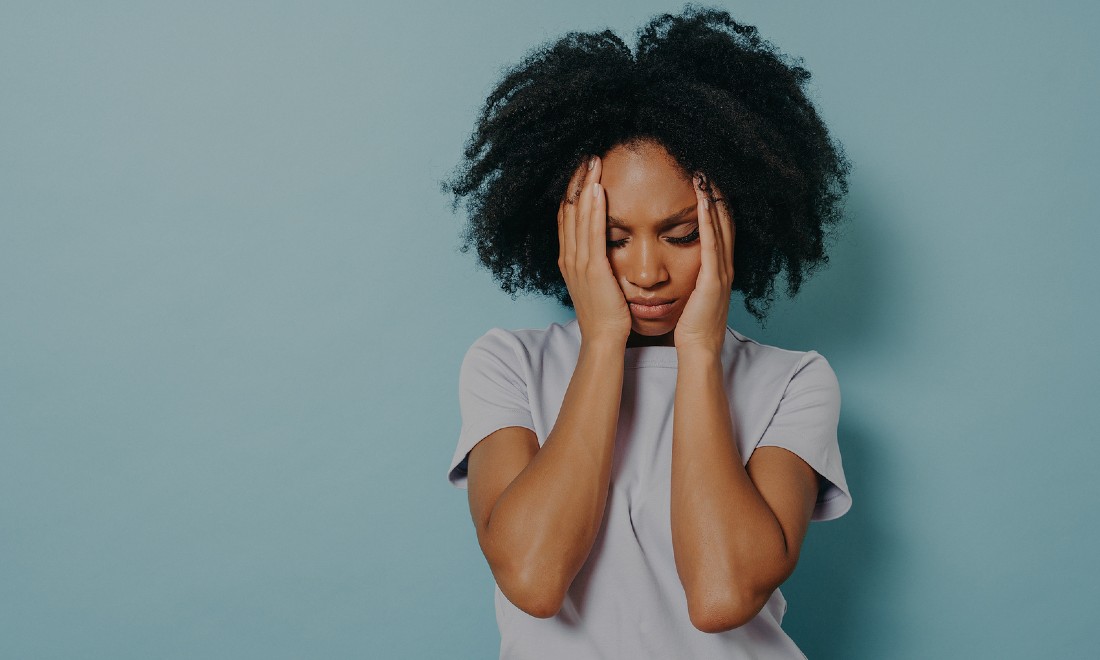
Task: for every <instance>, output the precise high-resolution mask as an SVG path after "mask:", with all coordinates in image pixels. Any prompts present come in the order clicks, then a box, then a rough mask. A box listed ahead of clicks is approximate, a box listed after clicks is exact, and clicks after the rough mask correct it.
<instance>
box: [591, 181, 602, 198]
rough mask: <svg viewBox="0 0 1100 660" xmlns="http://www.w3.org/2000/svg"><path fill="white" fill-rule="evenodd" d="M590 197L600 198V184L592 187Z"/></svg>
mask: <svg viewBox="0 0 1100 660" xmlns="http://www.w3.org/2000/svg"><path fill="white" fill-rule="evenodd" d="M592 196H593V197H595V198H596V199H599V198H600V184H598V183H597V184H594V185H593V186H592Z"/></svg>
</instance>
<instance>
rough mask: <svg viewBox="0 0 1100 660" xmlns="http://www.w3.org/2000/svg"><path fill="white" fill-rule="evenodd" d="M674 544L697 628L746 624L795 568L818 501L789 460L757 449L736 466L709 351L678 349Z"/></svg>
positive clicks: (794, 459)
mask: <svg viewBox="0 0 1100 660" xmlns="http://www.w3.org/2000/svg"><path fill="white" fill-rule="evenodd" d="M678 357H679V370H678V375H677V382H676V402H675V417H674V419H673V430H672V438H673V441H672V442H673V444H672V510H671V517H672V544H673V550H674V552H675V556H676V570H677V573H678V574H679V576H680V580H681V582H682V583H683V585H684V592H685V594H686V596H687V601H688V613H689V616H690V618H691V621H692V623H693V624H694V625H695V627H696V628H698V629H700V630H702V631H704V632H721V631H724V630H729V629H731V628H735V627H737V626H740V625H742V624H744V623H747V622H748V621H749V620H751V619H752V618H753V617H754V616H756V614H757V613H758V612H759V611H760V609H761V608H762V607H763V606H764V604H765V603H766V602H767V600H768V598H770V597H771V595H772V592H774V591H775V589H776V588H777V587H778V586H779V585H780V584H782V583H783V581H784V580H786V579H787V577H788V576H790V574H791V572H792V571H794V567H795V563H796V562H797V561H798V554H799V550H800V548H801V547H802V541H803V539H804V538H805V535H806V530H807V527H808V526H809V522H810V516H811V514H812V513H813V509H814V504H815V502H816V499H817V473H816V472H815V471H814V470H813V468H811V467H810V466H809V465H807V464H806V462H805V461H803V460H802V459H801V458H799V457H798V456H796V455H795V454H793V453H791V452H789V451H787V450H786V449H781V448H778V447H760V448H757V449H756V450H755V451H754V452H753V454H752V457H751V458H750V460H749V463H748V465H747V466H743V463H742V459H741V456H740V454H739V452H738V449H737V442H736V438H735V437H734V431H733V424H732V422H731V419H730V411H729V403H728V399H727V397H726V390H725V386H724V384H723V381H722V365H721V360H720V359H719V356H718V355H717V354H712V355H706V354H703V353H691V352H688V353H682V352H679V351H678Z"/></svg>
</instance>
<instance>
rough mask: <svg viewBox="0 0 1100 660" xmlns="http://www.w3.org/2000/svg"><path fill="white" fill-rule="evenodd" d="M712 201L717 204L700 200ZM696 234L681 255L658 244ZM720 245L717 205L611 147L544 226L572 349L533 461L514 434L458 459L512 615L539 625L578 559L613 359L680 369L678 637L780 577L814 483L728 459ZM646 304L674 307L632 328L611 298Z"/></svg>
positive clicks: (653, 154) (725, 257) (663, 161)
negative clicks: (649, 355) (553, 227)
mask: <svg viewBox="0 0 1100 660" xmlns="http://www.w3.org/2000/svg"><path fill="white" fill-rule="evenodd" d="M712 194H713V195H714V196H715V198H716V199H719V200H720V198H721V195H720V193H718V191H717V189H716V188H714V186H713V185H712ZM686 209H687V210H686ZM681 212H683V213H681ZM608 217H611V218H613V219H614V221H613V223H614V226H613V227H611V228H609V227H608ZM669 218H672V219H673V220H672V222H671V223H663V222H662V221H664V220H667V219H669ZM696 226H697V227H698V230H699V238H698V239H697V240H695V241H693V242H691V243H688V244H682V243H680V244H677V243H674V242H671V241H670V239H677V238H682V237H684V236H689V235H690V234H691V233H692V231H693V230H694V229H695V228H696ZM734 238H735V233H734V226H733V222H732V219H731V218H730V215H729V212H728V210H727V209H726V206H725V204H723V203H722V202H721V201H718V202H717V203H715V202H712V201H711V200H710V199H708V197H707V195H706V194H705V193H704V192H703V191H702V189H701V188H699V187H698V186H697V185H694V184H693V180H692V178H691V177H689V176H688V174H687V173H686V172H684V171H683V169H682V168H680V167H679V165H678V164H677V163H676V162H675V161H674V160H673V159H672V158H671V157H670V156H669V155H668V153H667V152H666V151H665V150H664V148H663V147H661V146H659V145H657V144H655V143H651V142H642V143H637V144H634V145H632V146H622V145H620V146H618V147H615V148H613V149H611V150H610V151H609V152H608V153H607V154H605V155H604V157H603V159H595V160H594V162H593V166H592V168H591V169H588V168H587V167H584V166H582V167H581V168H579V169H578V170H577V172H575V173H574V176H573V178H572V180H571V181H570V184H569V189H568V191H567V195H566V197H565V199H563V201H562V204H561V206H560V208H559V212H558V239H559V244H560V245H561V251H560V255H559V259H558V266H559V268H560V269H561V271H562V275H563V277H564V278H565V282H566V285H567V286H568V288H569V293H570V296H571V297H572V299H573V304H574V308H575V310H576V313H577V321H578V325H579V326H580V330H581V349H580V355H579V357H578V361H577V366H576V368H575V370H574V372H573V377H572V379H571V380H570V383H569V387H568V389H567V390H566V394H565V398H564V400H563V402H562V407H561V411H560V412H559V415H558V419H557V423H556V424H555V426H554V429H553V430H552V431H551V432H550V435H549V437H547V439H546V442H545V443H544V444H543V446H542V447H541V449H540V447H539V445H538V440H537V439H536V437H535V434H534V433H533V432H531V431H530V430H529V429H524V428H518V427H509V428H504V429H500V430H498V431H496V432H494V433H492V434H491V435H489V436H488V437H486V438H485V439H483V440H482V441H481V442H479V443H478V444H477V445H475V447H474V449H473V450H471V452H470V458H469V481H468V484H469V497H470V512H471V515H472V516H473V520H474V526H475V528H476V530H477V536H478V541H479V543H480V545H481V548H482V551H483V552H484V554H485V557H486V560H487V561H488V563H489V567H490V569H491V570H492V572H493V575H494V577H495V578H496V580H497V584H498V585H499V586H500V588H501V591H503V592H504V595H505V596H507V597H508V599H509V600H510V601H512V603H514V604H515V605H516V606H517V607H519V608H520V609H523V610H524V611H526V612H528V613H529V614H531V615H533V616H538V617H550V616H554V615H555V614H556V613H557V612H558V610H559V609H560V608H561V604H562V601H563V600H564V598H565V593H566V591H567V590H568V588H569V585H570V584H571V583H572V581H573V579H574V578H575V577H576V575H577V573H578V572H579V571H580V569H581V566H582V565H583V564H584V562H585V560H586V559H587V558H588V554H589V552H590V551H591V549H592V543H593V542H594V540H595V537H596V533H597V532H598V531H599V527H600V524H601V522H602V520H603V515H604V507H605V505H606V502H607V491H608V484H609V480H610V474H611V461H612V455H613V450H614V441H615V425H616V422H617V420H618V414H619V400H620V398H621V396H622V382H623V366H624V354H625V348H626V347H627V346H635V345H644V344H646V343H655V344H663V345H674V346H675V347H676V355H677V359H678V361H679V364H680V369H679V370H678V375H677V384H676V399H675V411H676V414H675V417H674V419H673V449H672V475H671V477H672V486H671V488H672V492H671V498H672V499H671V507H672V508H671V524H672V542H673V550H674V553H675V559H676V570H677V573H678V575H679V576H680V581H681V583H682V584H683V586H684V593H685V597H686V601H687V606H688V614H689V617H690V619H691V621H692V624H693V625H695V627H696V628H698V629H699V630H702V631H704V632H720V631H724V630H729V629H731V628H735V627H737V626H740V625H743V624H744V623H747V622H748V621H750V620H751V619H752V618H753V617H754V616H756V614H757V613H758V612H759V611H760V609H761V608H762V607H763V606H764V604H765V603H766V602H767V600H768V598H769V597H770V596H771V594H772V592H774V591H775V589H776V588H777V587H778V586H779V585H780V584H782V583H783V581H784V580H786V579H787V577H788V576H789V575H790V574H791V572H792V571H793V570H794V567H795V563H796V562H797V560H798V553H799V549H800V548H801V546H802V541H803V539H804V538H805V535H806V530H807V527H808V526H809V521H810V515H811V514H812V512H813V508H814V503H815V501H816V498H817V487H818V482H817V473H816V472H815V471H814V470H813V468H811V467H810V466H809V465H807V464H806V463H805V462H804V461H803V460H802V459H801V458H799V457H798V456H796V455H794V454H793V453H791V452H789V451H787V450H785V449H781V448H778V447H760V448H758V449H756V450H755V451H754V452H753V453H752V456H751V457H750V460H749V462H748V464H747V465H743V463H742V460H741V456H740V454H739V452H738V449H737V444H736V442H735V438H734V430H733V423H732V420H731V419H730V414H729V405H728V397H727V393H726V390H725V384H724V382H723V379H722V364H721V348H722V344H723V342H724V340H725V335H726V319H727V315H728V313H729V297H730V295H729V294H730V288H731V286H732V283H733V275H734V268H733V256H732V255H733V243H734ZM623 239H625V240H623ZM646 297H659V298H667V299H674V300H675V303H674V304H673V308H672V309H671V310H670V311H669V312H668V313H667V314H666V315H664V316H663V317H662V318H659V319H643V318H638V317H637V316H636V315H635V313H632V311H631V309H632V308H631V306H630V305H628V304H627V299H628V298H646Z"/></svg>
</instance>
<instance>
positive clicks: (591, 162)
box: [588, 156, 596, 171]
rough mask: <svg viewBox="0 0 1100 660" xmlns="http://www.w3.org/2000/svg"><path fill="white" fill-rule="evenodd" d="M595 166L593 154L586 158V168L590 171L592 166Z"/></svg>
mask: <svg viewBox="0 0 1100 660" xmlns="http://www.w3.org/2000/svg"><path fill="white" fill-rule="evenodd" d="M595 166H596V157H595V156H593V157H591V158H589V159H588V169H589V171H591V170H592V168H593V167H595Z"/></svg>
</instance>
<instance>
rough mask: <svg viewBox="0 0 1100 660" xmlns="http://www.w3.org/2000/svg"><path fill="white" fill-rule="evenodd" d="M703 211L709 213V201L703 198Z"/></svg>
mask: <svg viewBox="0 0 1100 660" xmlns="http://www.w3.org/2000/svg"><path fill="white" fill-rule="evenodd" d="M703 210H704V211H709V210H710V200H708V199H707V198H706V197H704V198H703Z"/></svg>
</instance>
